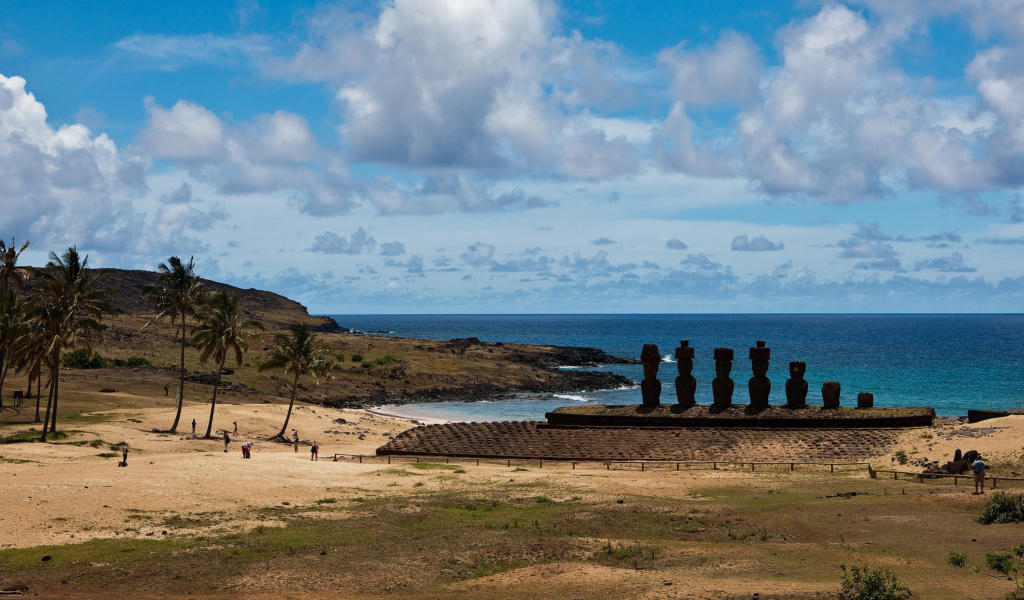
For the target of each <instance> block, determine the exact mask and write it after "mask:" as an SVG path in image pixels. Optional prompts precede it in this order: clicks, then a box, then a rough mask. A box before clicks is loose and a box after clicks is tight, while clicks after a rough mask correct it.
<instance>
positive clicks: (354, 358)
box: [352, 352, 363, 363]
mask: <svg viewBox="0 0 1024 600" xmlns="http://www.w3.org/2000/svg"><path fill="white" fill-rule="evenodd" d="M352 362H357V363H361V362H363V355H362V354H359V353H358V352H356V353H355V354H353V355H352Z"/></svg>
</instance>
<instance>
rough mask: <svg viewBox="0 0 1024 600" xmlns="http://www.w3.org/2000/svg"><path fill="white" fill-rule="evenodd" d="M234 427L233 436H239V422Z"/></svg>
mask: <svg viewBox="0 0 1024 600" xmlns="http://www.w3.org/2000/svg"><path fill="white" fill-rule="evenodd" d="M234 425H235V431H234V433H233V435H238V421H234Z"/></svg>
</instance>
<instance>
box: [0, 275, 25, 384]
mask: <svg viewBox="0 0 1024 600" xmlns="http://www.w3.org/2000/svg"><path fill="white" fill-rule="evenodd" d="M25 327H26V322H25V310H24V307H23V306H22V303H21V302H19V301H18V293H17V292H15V291H14V290H7V291H6V292H0V398H3V392H4V381H5V380H6V379H7V372H8V370H10V368H11V367H12V366H14V365H16V364H17V352H16V350H17V340H18V338H19V337H21V336H22V335H23V334H24V333H25Z"/></svg>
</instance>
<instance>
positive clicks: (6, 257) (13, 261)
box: [0, 238, 28, 294]
mask: <svg viewBox="0 0 1024 600" xmlns="http://www.w3.org/2000/svg"><path fill="white" fill-rule="evenodd" d="M25 248H28V242H25V243H24V244H22V245H21V248H20V249H17V250H15V244H14V238H11V244H10V245H9V246H8V245H6V244H4V241H3V240H0V294H5V293H7V289H8V288H9V287H10V286H11V285H13V286H14V287H16V288H18V289H19V290H21V289H25V271H24V270H23V269H19V268H18V258H19V257H21V253H22V252H24V251H25Z"/></svg>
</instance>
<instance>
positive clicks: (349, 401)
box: [321, 371, 634, 408]
mask: <svg viewBox="0 0 1024 600" xmlns="http://www.w3.org/2000/svg"><path fill="white" fill-rule="evenodd" d="M633 385H634V383H633V381H631V380H630V379H629V378H628V377H623V376H622V375H617V374H615V373H605V372H593V371H564V372H561V373H559V376H558V378H557V379H555V380H553V381H543V382H541V381H537V382H524V383H523V384H522V385H518V386H506V385H496V384H493V383H478V384H473V385H468V386H461V387H448V388H440V387H434V388H429V389H425V390H418V391H416V392H413V393H410V394H395V393H394V392H391V393H389V392H387V391H386V390H385V389H384V388H383V387H381V388H379V389H378V390H376V391H375V392H374V393H371V394H370V396H368V397H366V396H363V397H357V396H352V395H350V396H347V397H344V398H326V399H324V400H322V401H321V402H322V403H323V405H324V406H329V407H332V408H369V407H372V406H380V405H382V404H415V403H420V402H476V401H478V400H492V399H495V398H502V397H510V396H512V395H514V394H544V393H548V394H551V393H572V392H583V391H587V390H599V389H612V388H619V387H623V386H633Z"/></svg>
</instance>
